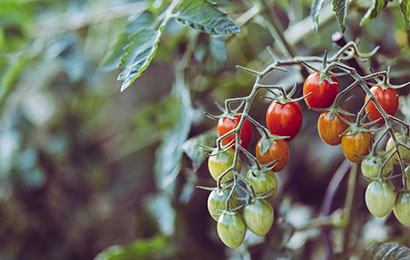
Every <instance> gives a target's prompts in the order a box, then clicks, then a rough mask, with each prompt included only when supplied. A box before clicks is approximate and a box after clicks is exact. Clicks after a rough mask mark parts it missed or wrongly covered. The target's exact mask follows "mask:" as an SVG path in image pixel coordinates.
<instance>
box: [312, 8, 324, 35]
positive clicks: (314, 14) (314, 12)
mask: <svg viewBox="0 0 410 260" xmlns="http://www.w3.org/2000/svg"><path fill="white" fill-rule="evenodd" d="M323 2H324V0H314V1H313V2H312V7H311V9H310V16H311V17H312V20H313V31H314V32H317V28H318V26H319V25H318V22H319V12H320V9H322V6H323Z"/></svg>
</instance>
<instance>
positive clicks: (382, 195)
mask: <svg viewBox="0 0 410 260" xmlns="http://www.w3.org/2000/svg"><path fill="white" fill-rule="evenodd" d="M365 200H366V206H367V208H368V209H369V211H370V213H372V214H373V216H376V217H378V218H381V217H384V216H386V215H387V213H389V212H390V211H391V210H392V209H393V206H394V203H395V202H396V193H395V192H394V185H393V184H392V183H391V182H390V181H387V182H384V181H372V182H370V183H369V185H368V186H367V189H366V195H365Z"/></svg>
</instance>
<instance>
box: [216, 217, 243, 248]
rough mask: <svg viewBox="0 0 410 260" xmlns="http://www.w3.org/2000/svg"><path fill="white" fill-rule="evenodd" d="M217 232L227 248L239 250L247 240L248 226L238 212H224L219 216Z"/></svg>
mask: <svg viewBox="0 0 410 260" xmlns="http://www.w3.org/2000/svg"><path fill="white" fill-rule="evenodd" d="M216 230H217V232H218V236H219V238H220V239H221V240H222V242H223V243H224V244H225V245H226V246H228V247H230V248H237V247H239V246H240V245H241V244H242V241H243V239H244V238H245V232H246V226H245V222H244V221H243V219H242V217H241V216H240V215H239V214H238V213H237V212H224V213H222V215H221V216H219V219H218V224H217V225H216Z"/></svg>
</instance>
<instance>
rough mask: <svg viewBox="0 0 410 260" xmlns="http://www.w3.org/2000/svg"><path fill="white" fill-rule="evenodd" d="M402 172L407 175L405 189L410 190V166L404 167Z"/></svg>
mask: <svg viewBox="0 0 410 260" xmlns="http://www.w3.org/2000/svg"><path fill="white" fill-rule="evenodd" d="M404 172H405V174H407V188H409V189H410V165H409V166H407V167H406V169H405V170H404Z"/></svg>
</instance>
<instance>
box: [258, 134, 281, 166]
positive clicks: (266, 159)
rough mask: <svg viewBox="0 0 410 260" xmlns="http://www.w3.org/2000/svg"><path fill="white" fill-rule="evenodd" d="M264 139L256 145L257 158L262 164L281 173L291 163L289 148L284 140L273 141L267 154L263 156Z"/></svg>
mask: <svg viewBox="0 0 410 260" xmlns="http://www.w3.org/2000/svg"><path fill="white" fill-rule="evenodd" d="M262 140H263V138H261V139H259V141H258V143H257V144H256V157H257V158H258V161H259V162H260V163H262V164H268V165H269V166H273V165H275V167H273V170H274V171H277V172H278V171H281V170H283V169H284V168H285V166H286V165H287V164H288V161H289V148H288V145H287V144H286V142H285V141H284V140H282V139H276V140H274V141H272V143H271V145H270V147H269V149H268V150H267V152H266V153H264V154H262V150H261V148H262V147H261V145H262ZM269 163H270V164H269Z"/></svg>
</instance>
